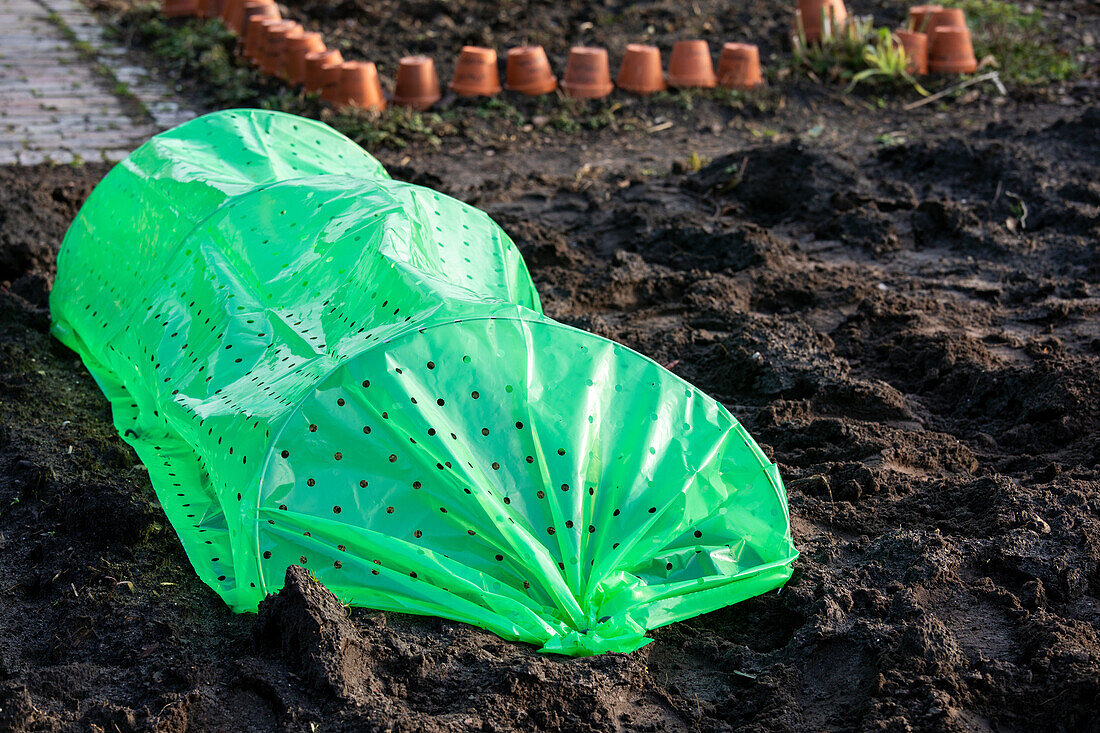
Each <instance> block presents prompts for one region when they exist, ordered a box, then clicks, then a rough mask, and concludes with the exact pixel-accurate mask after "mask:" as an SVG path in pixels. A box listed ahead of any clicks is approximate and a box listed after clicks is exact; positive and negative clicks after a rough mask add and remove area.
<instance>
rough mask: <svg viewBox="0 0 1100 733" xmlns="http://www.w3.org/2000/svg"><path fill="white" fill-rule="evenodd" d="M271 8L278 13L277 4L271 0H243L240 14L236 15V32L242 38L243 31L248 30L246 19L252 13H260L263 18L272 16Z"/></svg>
mask: <svg viewBox="0 0 1100 733" xmlns="http://www.w3.org/2000/svg"><path fill="white" fill-rule="evenodd" d="M269 8H270V9H269ZM272 10H274V11H275V13H278V12H279V6H277V5H276V4H275V3H273V2H271V0H244V2H242V3H241V12H240V15H239V16H238V17H237V28H236V30H237V34H238V35H239V36H241V38H242V39H243V38H244V34H245V32H246V31H247V30H248V19H249V18H251V17H252V16H253V15H260V16H262V17H265V18H271V17H274V16H272V14H271V12H272Z"/></svg>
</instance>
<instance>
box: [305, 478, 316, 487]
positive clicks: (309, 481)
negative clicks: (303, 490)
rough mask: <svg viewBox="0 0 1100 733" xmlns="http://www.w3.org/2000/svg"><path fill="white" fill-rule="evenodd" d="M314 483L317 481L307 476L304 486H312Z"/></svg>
mask: <svg viewBox="0 0 1100 733" xmlns="http://www.w3.org/2000/svg"><path fill="white" fill-rule="evenodd" d="M316 483H317V482H316V481H314V480H313V479H311V478H307V479H306V486H313V485H314V484H316Z"/></svg>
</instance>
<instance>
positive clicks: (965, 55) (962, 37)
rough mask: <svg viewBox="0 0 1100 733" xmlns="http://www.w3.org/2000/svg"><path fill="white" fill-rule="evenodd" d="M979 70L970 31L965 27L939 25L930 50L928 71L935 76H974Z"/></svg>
mask: <svg viewBox="0 0 1100 733" xmlns="http://www.w3.org/2000/svg"><path fill="white" fill-rule="evenodd" d="M977 69H978V60H977V59H976V58H975V57H974V44H973V42H972V41H971V40H970V29H969V28H967V27H966V26H965V25H958V26H950V25H938V26H936V28H935V33H934V34H933V35H932V38H931V45H930V46H929V49H928V70H929V71H931V72H932V73H933V74H972V73H974V72H975V71H977Z"/></svg>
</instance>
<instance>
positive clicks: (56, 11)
mask: <svg viewBox="0 0 1100 733" xmlns="http://www.w3.org/2000/svg"><path fill="white" fill-rule="evenodd" d="M51 13H52V14H53V15H54V19H56V20H59V21H60V22H61V23H63V24H64V25H65V26H66V27H67V30H68V31H69V32H71V35H72V36H75V38H76V39H77V41H79V42H81V44H87V45H82V46H81V48H77V47H76V45H75V44H74V42H73V41H72V40H71V37H70V36H69V35H67V34H66V33H65V32H63V31H62V30H61V28H59V27H58V26H57V25H56V23H55V22H54V20H53V19H51ZM88 48H90V49H91V50H92V52H93V54H94V58H93V59H89V58H88V55H87V49H88ZM94 64H99V65H101V66H103V67H106V68H107V69H108V70H109V71H110V72H111V75H112V76H113V77H114V78H113V79H111V78H104V76H103V74H102V73H101V72H100V71H97V70H96V69H95V68H94ZM116 80H117V82H119V83H122V84H124V85H126V87H127V90H128V92H129V93H130V94H132V95H133V96H132V97H131V96H129V95H124V96H119V95H117V94H115V85H116ZM135 98H136V99H137V100H138V102H139V103H140V104H135V103H134V99H135ZM194 116H195V113H194V111H192V110H191V109H189V108H188V107H187V106H186V105H185V104H184V103H182V102H181V101H180V99H179V98H178V97H176V96H175V94H174V93H173V91H172V90H171V88H169V87H168V86H165V85H164V84H162V83H160V82H159V81H158V80H157V79H156V78H155V77H154V76H153V75H152V74H150V73H149V72H148V71H147V70H146V69H144V68H142V67H140V66H136V65H134V63H133V61H132V59H130V58H128V56H127V54H126V51H125V49H123V48H121V47H119V46H118V45H117V44H115V43H113V42H112V41H110V40H108V39H107V36H106V34H105V33H104V32H103V29H102V27H101V26H100V25H99V23H98V22H97V20H96V18H95V16H93V15H92V14H91V13H90V12H88V10H86V9H85V8H84V6H83V5H81V4H80V3H79V2H76V1H75V0H0V164H2V165H10V164H13V163H19V164H21V165H35V164H38V163H44V162H53V163H55V164H66V163H71V162H73V161H74V160H76V159H77V158H80V159H83V160H87V161H92V160H96V161H98V160H106V161H111V162H114V161H118V160H121V159H122V158H124V157H126V155H128V154H129V153H130V151H132V150H133V149H134V148H136V147H137V146H139V145H141V144H142V143H144V142H145V141H146V140H147V139H148V138H149V137H150V136H152V135H155V134H156V133H157V132H160V131H161V130H163V129H165V128H167V127H174V126H175V125H178V124H180V123H182V122H184V121H186V120H188V119H191V118H192V117H194Z"/></svg>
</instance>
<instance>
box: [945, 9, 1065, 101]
mask: <svg viewBox="0 0 1100 733" xmlns="http://www.w3.org/2000/svg"><path fill="white" fill-rule="evenodd" d="M944 5H950V6H953V7H959V8H962V9H963V12H965V13H966V19H967V23H968V24H969V25H970V30H971V33H972V36H973V39H974V52H975V54H976V55H977V56H978V58H979V59H981V58H984V57H986V56H993V57H994V58H995V59H996V60H997V63H998V65H999V66H1000V67H1001V76H1002V77H1003V78H1004V79H1005V80H1008V81H1013V82H1016V83H1018V84H1043V83H1049V82H1051V81H1061V80H1064V79H1068V78H1071V77H1073V76H1076V75H1077V74H1079V73H1080V71H1081V65H1080V64H1079V63H1078V62H1077V61H1076V60H1075V59H1074V58H1073V56H1072V55H1071V54H1070V53H1069V52H1067V51H1065V50H1062V49H1060V48H1058V46H1057V38H1056V35H1055V34H1054V32H1053V31H1051V30H1050V29H1049V28H1047V27H1046V25H1045V24H1044V23H1043V14H1042V13H1041V12H1040V11H1039V10H1037V9H1034V8H1033V9H1031V10H1027V11H1025V10H1023V9H1021V8H1020V6H1018V5H1016V4H1015V3H1008V2H1001V0H946V2H944Z"/></svg>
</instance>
